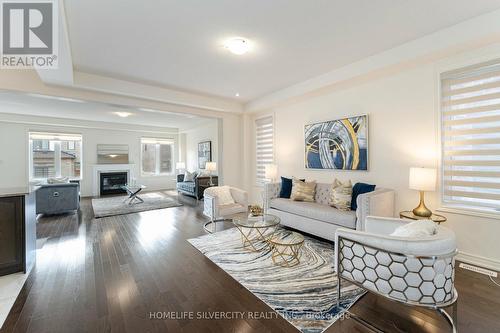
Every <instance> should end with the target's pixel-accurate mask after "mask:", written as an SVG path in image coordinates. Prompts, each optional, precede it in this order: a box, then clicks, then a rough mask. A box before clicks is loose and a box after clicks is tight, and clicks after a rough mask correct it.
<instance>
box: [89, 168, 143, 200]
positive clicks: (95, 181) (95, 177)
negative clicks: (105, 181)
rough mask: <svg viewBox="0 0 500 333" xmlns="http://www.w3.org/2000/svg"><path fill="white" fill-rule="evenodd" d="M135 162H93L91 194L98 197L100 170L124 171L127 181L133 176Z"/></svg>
mask: <svg viewBox="0 0 500 333" xmlns="http://www.w3.org/2000/svg"><path fill="white" fill-rule="evenodd" d="M134 168H135V164H94V165H92V195H93V196H94V197H98V196H99V195H100V193H101V189H100V186H101V182H100V179H101V172H126V173H127V182H128V183H130V179H131V178H134V177H135V176H134Z"/></svg>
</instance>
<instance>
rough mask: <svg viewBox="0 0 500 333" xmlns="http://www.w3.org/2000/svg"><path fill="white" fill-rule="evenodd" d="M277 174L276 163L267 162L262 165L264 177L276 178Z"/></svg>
mask: <svg viewBox="0 0 500 333" xmlns="http://www.w3.org/2000/svg"><path fill="white" fill-rule="evenodd" d="M277 176H278V166H277V165H276V164H267V165H266V166H265V167H264V178H266V179H276V177H277Z"/></svg>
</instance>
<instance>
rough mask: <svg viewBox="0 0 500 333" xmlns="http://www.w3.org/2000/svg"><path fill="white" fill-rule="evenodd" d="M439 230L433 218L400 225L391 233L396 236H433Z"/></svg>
mask: <svg viewBox="0 0 500 333" xmlns="http://www.w3.org/2000/svg"><path fill="white" fill-rule="evenodd" d="M436 232H437V225H436V223H434V222H432V221H431V220H419V221H414V222H411V223H408V224H405V225H402V226H400V227H397V228H396V230H394V232H393V233H392V234H391V236H396V237H408V238H422V237H427V236H432V235H434V234H435V233H436Z"/></svg>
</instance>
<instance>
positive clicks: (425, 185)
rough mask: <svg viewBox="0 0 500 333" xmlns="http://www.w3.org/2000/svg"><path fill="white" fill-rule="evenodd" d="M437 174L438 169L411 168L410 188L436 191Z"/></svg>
mask: <svg viewBox="0 0 500 333" xmlns="http://www.w3.org/2000/svg"><path fill="white" fill-rule="evenodd" d="M436 174H437V172H436V169H433V168H410V189H412V190H417V191H435V190H436Z"/></svg>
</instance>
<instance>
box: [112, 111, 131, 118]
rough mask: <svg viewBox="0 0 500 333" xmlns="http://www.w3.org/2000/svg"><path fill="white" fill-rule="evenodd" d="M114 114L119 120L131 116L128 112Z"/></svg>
mask: <svg viewBox="0 0 500 333" xmlns="http://www.w3.org/2000/svg"><path fill="white" fill-rule="evenodd" d="M113 113H114V114H116V115H117V116H118V117H121V118H127V117H129V116H131V115H132V114H133V113H130V112H121V111H117V112H113Z"/></svg>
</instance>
